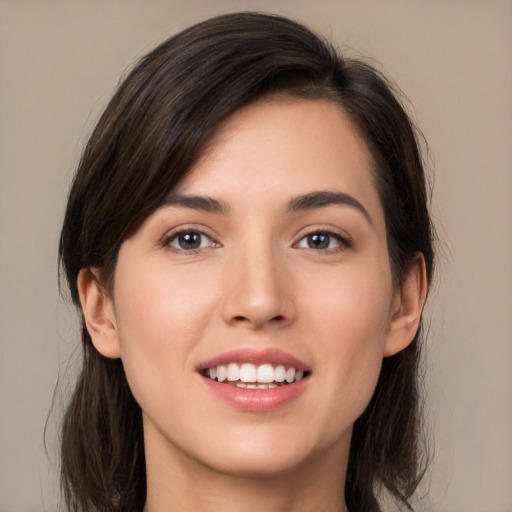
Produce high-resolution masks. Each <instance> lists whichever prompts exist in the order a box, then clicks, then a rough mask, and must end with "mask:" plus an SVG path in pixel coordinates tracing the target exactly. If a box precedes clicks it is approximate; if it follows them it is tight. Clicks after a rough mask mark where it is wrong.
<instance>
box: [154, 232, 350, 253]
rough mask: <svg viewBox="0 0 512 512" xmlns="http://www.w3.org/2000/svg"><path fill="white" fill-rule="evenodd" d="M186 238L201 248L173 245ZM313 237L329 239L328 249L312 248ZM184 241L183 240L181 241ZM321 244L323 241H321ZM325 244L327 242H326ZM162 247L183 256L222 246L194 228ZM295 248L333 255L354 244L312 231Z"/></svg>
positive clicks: (335, 235) (174, 235)
mask: <svg viewBox="0 0 512 512" xmlns="http://www.w3.org/2000/svg"><path fill="white" fill-rule="evenodd" d="M186 236H197V237H198V238H199V246H198V247H189V248H184V247H179V246H178V247H177V246H175V245H173V243H177V244H180V237H186ZM313 237H326V238H327V247H312V246H311V245H310V242H312V243H315V242H314V241H313ZM205 238H206V239H207V241H208V242H207V245H203V244H204V242H205V240H204V239H205ZM333 240H334V241H335V243H336V246H335V247H329V246H330V245H331V242H332V241H333ZM181 241H183V239H182V240H181ZM319 242H320V244H321V243H322V240H319ZM302 243H305V244H307V246H304V245H301V244H302ZM324 243H325V240H324ZM162 245H163V246H164V247H166V248H168V249H169V250H172V251H174V252H177V253H181V254H197V253H198V252H199V251H201V250H204V249H209V248H216V247H220V246H221V244H220V243H219V242H217V241H216V240H215V239H214V238H213V237H211V236H209V235H207V234H206V233H204V232H202V231H200V230H198V229H192V228H184V229H180V230H179V231H175V232H173V233H171V234H170V235H168V236H166V237H165V238H164V240H163V241H162ZM293 247H294V248H300V249H307V250H308V251H313V252H316V253H327V254H333V253H337V252H342V251H344V250H347V249H350V248H351V247H352V242H351V241H350V240H349V239H348V238H347V237H345V236H342V235H340V234H339V233H335V232H333V231H328V230H316V231H311V232H309V233H306V234H305V235H303V236H302V237H301V238H300V239H299V241H298V242H296V243H295V244H293Z"/></svg>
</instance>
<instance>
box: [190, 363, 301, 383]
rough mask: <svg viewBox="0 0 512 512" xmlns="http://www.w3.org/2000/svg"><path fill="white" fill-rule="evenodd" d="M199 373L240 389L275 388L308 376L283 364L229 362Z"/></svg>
mask: <svg viewBox="0 0 512 512" xmlns="http://www.w3.org/2000/svg"><path fill="white" fill-rule="evenodd" d="M200 373H201V375H203V377H206V378H208V379H211V380H214V381H216V382H221V383H223V384H227V385H230V386H234V387H237V388H241V389H275V388H278V387H281V386H287V385H289V384H293V383H295V382H300V381H301V380H302V379H304V378H306V377H308V376H309V374H310V372H308V371H304V370H301V369H298V368H295V367H294V366H287V365H284V364H271V363H263V364H259V365H257V364H254V363H248V362H245V363H238V362H230V363H228V364H219V365H216V366H211V367H209V368H204V369H203V370H201V372H200Z"/></svg>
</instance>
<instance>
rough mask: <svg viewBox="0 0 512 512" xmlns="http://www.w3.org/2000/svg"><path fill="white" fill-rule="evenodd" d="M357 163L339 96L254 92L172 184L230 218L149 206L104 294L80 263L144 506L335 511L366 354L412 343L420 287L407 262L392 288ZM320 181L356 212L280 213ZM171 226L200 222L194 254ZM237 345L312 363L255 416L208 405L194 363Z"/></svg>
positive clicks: (379, 354) (374, 361)
mask: <svg viewBox="0 0 512 512" xmlns="http://www.w3.org/2000/svg"><path fill="white" fill-rule="evenodd" d="M371 163H372V161H371V156H370V154H369V151H368V149H367V147H366V145H365V143H364V141H363V140H362V139H361V138H360V137H359V135H358V134H357V131H356V130H355V128H354V126H353V124H352V123H351V122H350V120H349V119H348V117H347V116H346V115H345V113H344V112H343V111H342V110H341V108H340V107H339V106H337V105H334V104H332V103H329V102H326V101H305V100H300V101H299V100H287V101H286V100H274V101H260V102H257V103H255V104H253V105H250V106H249V107H246V108H244V109H242V110H241V111H239V112H237V113H236V114H235V115H233V116H232V117H231V118H230V119H228V121H227V122H226V123H225V124H224V125H223V126H222V127H221V128H220V130H219V131H218V132H217V134H216V136H215V137H214V139H213V140H212V141H211V143H210V144H209V146H208V150H207V151H205V153H204V154H203V156H202V158H200V160H199V161H198V163H197V164H196V165H195V166H194V168H193V169H192V171H191V172H190V173H189V174H188V175H187V176H186V177H185V178H184V179H183V180H182V181H181V183H180V184H179V185H178V187H177V188H176V189H175V190H173V193H175V194H182V195H198V196H208V197H210V198H214V199H216V200H217V201H219V202H221V203H222V204H223V205H224V206H226V207H227V208H229V211H227V212H210V211H203V210H200V209H193V208H188V207H184V206H177V205H170V206H164V207H162V208H160V209H159V210H157V211H156V212H155V213H154V214H153V215H151V216H150V217H149V218H148V219H147V220H146V221H145V222H144V224H143V225H142V226H141V228H140V229H139V230H138V231H137V232H136V233H135V234H134V235H133V236H132V237H131V238H129V239H127V240H126V241H125V242H124V243H123V244H122V246H121V249H120V252H119V258H118V263H117V267H116V270H115V278H114V290H113V296H109V295H108V294H106V293H105V292H104V291H103V289H102V288H101V286H100V285H99V284H98V282H97V280H96V279H95V278H94V276H95V275H97V272H96V270H95V269H90V270H84V271H82V272H81V274H80V277H79V289H80V294H81V300H82V306H83V310H84V315H85V318H86V322H87V326H88V329H89V332H90V333H91V337H92V339H93V343H94V344H95V346H96V348H97V349H98V350H99V351H100V352H101V353H102V354H103V355H105V356H106V357H112V358H117V357H121V358H122V360H123V364H124V367H125V370H126V375H127V378H128V382H129V384H130V387H131V390H132V392H133V394H134V396H135V398H136V400H137V401H138V402H139V404H140V405H141V408H142V410H143V421H144V431H145V447H146V462H147V481H148V498H147V503H146V508H145V511H146V512H160V511H165V510H170V509H174V510H181V511H196V510H202V511H217V510H223V511H228V512H229V511H231V510H232V511H235V510H236V511H239V510H244V511H249V512H250V511H253V510H254V511H256V510H257V511H258V512H259V511H261V510H265V511H268V512H272V511H276V512H277V511H280V512H282V511H307V510H308V511H346V506H345V502H344V499H343V482H344V479H345V472H346V465H347V458H348V451H349V447H350V438H351V432H352V426H353V424H354V422H355V420H356V419H357V418H358V417H359V416H360V415H361V413H362V412H363V410H364V409H365V407H366V405H367V404H368V402H369V400H370V398H371V395H372V393H373V391H374V389H375V385H376V382H377V378H378V375H379V370H380V367H381V363H382V358H383V357H385V356H390V355H393V354H394V353H396V352H398V351H399V350H402V349H403V348H404V347H405V346H407V345H408V344H409V343H410V342H411V340H412V338H413V336H414V334H415V332H416V329H417V326H418V321H419V317H420V314H421V308H422V306H423V301H424V298H425V292H426V280H425V271H424V265H423V260H422V258H421V256H418V257H417V258H416V260H415V261H414V263H413V264H412V265H411V268H410V271H409V273H408V274H407V275H406V277H405V279H404V282H403V283H402V285H401V286H400V287H399V288H395V287H394V286H393V281H392V275H391V269H390V263H389V257H388V251H387V243H386V230H385V220H384V214H383V210H382V207H381V204H380V201H379V197H378V193H377V190H376V188H375V186H374V183H373V179H372V174H371V171H370V169H371ZM318 191H328V192H336V193H343V194H348V195H349V196H350V197H351V198H354V199H355V200H356V201H357V202H358V203H359V204H360V205H362V207H363V208H364V210H365V211H366V212H367V215H366V214H364V213H363V212H362V210H361V209H360V208H358V207H355V206H353V205H350V204H330V205H327V206H322V207H316V208H308V209H301V210H296V211H289V208H288V209H287V206H289V203H290V201H291V200H293V199H294V198H296V197H298V196H301V195H304V194H310V193H313V192H318ZM180 230H185V231H187V232H188V233H190V232H191V231H194V232H196V233H203V235H200V236H201V247H200V248H199V249H197V250H189V249H184V248H183V247H182V246H180V238H177V237H176V232H177V231H180ZM314 233H317V234H318V233H322V234H324V235H325V234H327V233H331V234H330V235H328V236H329V238H328V239H327V240H328V241H329V245H328V247H327V248H320V249H318V248H311V247H310V246H309V243H310V242H311V240H312V238H311V235H312V234H314ZM308 236H309V238H308ZM340 237H341V238H340ZM238 347H250V348H257V349H260V348H261V349H263V348H280V349H282V350H285V351H286V352H288V353H290V354H292V355H293V356H295V357H297V358H298V359H300V360H301V361H303V362H304V363H306V364H307V365H308V366H309V367H310V368H311V375H310V377H309V379H308V382H307V385H306V387H305V389H304V391H303V392H302V393H301V394H300V395H299V396H298V397H297V398H295V399H294V400H292V401H291V402H289V403H287V404H285V406H283V407H280V408H278V409H276V410H273V411H266V412H250V411H249V412H248V411H241V410H238V409H236V408H234V407H232V406H230V405H229V404H226V403H225V402H223V401H221V400H219V399H218V398H217V397H216V396H214V395H213V394H212V393H211V391H210V390H209V389H208V388H207V386H205V384H204V378H203V377H201V375H200V374H199V373H198V371H197V368H198V366H199V365H200V364H201V363H202V362H204V361H206V360H208V359H210V358H212V357H215V356H217V355H219V354H221V353H223V352H225V351H227V350H230V349H233V348H238ZM198 489H200V492H198Z"/></svg>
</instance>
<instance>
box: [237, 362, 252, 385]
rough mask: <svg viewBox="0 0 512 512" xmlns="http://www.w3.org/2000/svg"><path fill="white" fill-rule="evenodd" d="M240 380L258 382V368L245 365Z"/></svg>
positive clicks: (242, 367) (241, 369)
mask: <svg viewBox="0 0 512 512" xmlns="http://www.w3.org/2000/svg"><path fill="white" fill-rule="evenodd" d="M240 380H241V381H242V382H256V366H254V365H253V364H248V363H245V364H243V365H242V366H241V367H240Z"/></svg>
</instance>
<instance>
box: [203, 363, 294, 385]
mask: <svg viewBox="0 0 512 512" xmlns="http://www.w3.org/2000/svg"><path fill="white" fill-rule="evenodd" d="M285 377H286V368H285V367H284V366H283V365H282V364H280V365H279V366H276V369H275V370H274V380H275V381H276V382H284V379H285ZM212 378H214V377H212Z"/></svg>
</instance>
